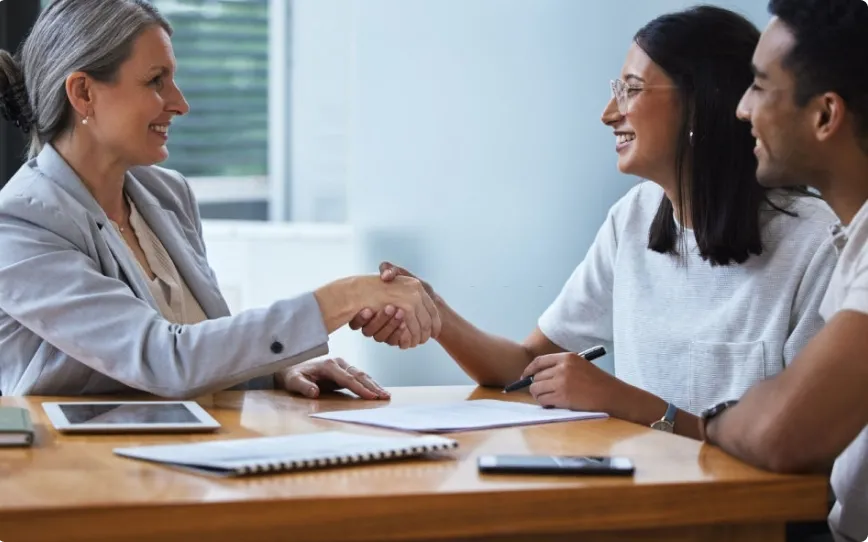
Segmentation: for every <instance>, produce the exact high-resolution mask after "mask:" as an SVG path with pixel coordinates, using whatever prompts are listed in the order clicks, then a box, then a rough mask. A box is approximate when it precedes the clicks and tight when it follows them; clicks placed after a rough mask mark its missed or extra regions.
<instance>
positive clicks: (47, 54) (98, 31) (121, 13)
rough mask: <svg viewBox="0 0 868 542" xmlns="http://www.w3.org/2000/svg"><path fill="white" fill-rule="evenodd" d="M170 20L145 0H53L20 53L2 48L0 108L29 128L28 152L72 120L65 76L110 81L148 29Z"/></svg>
mask: <svg viewBox="0 0 868 542" xmlns="http://www.w3.org/2000/svg"><path fill="white" fill-rule="evenodd" d="M154 25H158V26H160V27H162V28H163V29H164V30H165V31H166V32H167V33H168V34H169V35H171V34H172V27H171V25H170V24H169V22H168V21H167V20H166V19H165V18H164V17H163V16H162V15H160V13H159V12H158V11H157V9H156V8H155V7H154V6H152V5H151V4H150V2H148V1H147V0H55V1H54V2H52V3H51V4H50V5H49V6H48V7H46V8H45V9H44V10H43V11H42V13H41V14H40V15H39V19H38V20H37V21H36V24H35V25H34V27H33V30H32V31H31V32H30V35H29V36H28V37H27V40H26V41H25V42H24V45H23V46H22V48H21V50H20V52H19V54H18V57H17V58H16V57H13V56H12V55H10V54H9V53H8V52H6V51H0V113H2V116H3V117H5V118H6V119H7V120H10V121H12V122H15V123H16V125H18V126H19V127H20V128H21V129H22V130H24V132H25V133H30V147H29V152H28V155H29V157H30V158H33V157H34V156H36V155H37V154H39V151H40V150H42V147H43V146H44V145H45V144H46V143H50V142H52V141H54V139H55V138H56V137H57V136H59V135H61V134H62V133H64V132H65V131H66V130H67V129H69V128H70V127H71V125H72V105H71V104H70V103H69V100H68V99H67V96H66V79H67V77H69V75H70V74H72V73H75V72H77V71H81V72H84V73H86V74H88V75H89V76H91V77H93V78H94V79H96V80H97V81H101V82H112V81H113V80H114V79H115V77H116V76H117V72H118V69H119V68H120V66H121V64H123V63H124V62H125V61H126V60H127V59H128V58H129V57H130V55H131V54H132V50H133V44H134V42H135V40H136V39H137V38H138V37H139V35H140V34H141V33H142V32H143V31H145V30H146V29H147V28H149V27H151V26H154Z"/></svg>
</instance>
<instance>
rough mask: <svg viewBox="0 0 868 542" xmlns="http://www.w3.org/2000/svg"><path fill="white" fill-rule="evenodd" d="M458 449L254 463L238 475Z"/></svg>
mask: <svg viewBox="0 0 868 542" xmlns="http://www.w3.org/2000/svg"><path fill="white" fill-rule="evenodd" d="M457 447H458V443H457V442H453V443H450V444H436V445H427V446H411V447H409V448H400V449H395V450H387V451H383V452H365V453H361V454H355V455H333V456H328V457H319V458H313V459H300V460H296V461H276V462H269V463H253V464H250V465H245V466H243V467H240V468H239V469H237V471H236V472H237V473H238V474H261V473H268V472H281V471H290V470H298V469H313V468H322V467H328V466H335V465H347V464H352V463H370V462H372V461H379V460H384V459H397V458H400V457H413V456H418V455H420V454H424V453H430V452H440V451H444V450H451V449H454V448H457Z"/></svg>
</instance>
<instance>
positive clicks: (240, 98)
mask: <svg viewBox="0 0 868 542" xmlns="http://www.w3.org/2000/svg"><path fill="white" fill-rule="evenodd" d="M268 1H269V0H152V3H153V4H154V5H155V6H156V7H157V9H159V10H160V12H161V13H162V14H163V15H164V16H165V17H166V18H167V19H168V20H169V22H170V23H171V24H172V27H173V28H174V35H173V37H172V44H173V47H174V50H175V57H176V58H177V62H178V72H177V75H176V80H177V82H178V85H179V86H180V88H181V91H182V92H183V93H184V96H185V97H186V98H187V101H188V102H189V103H190V113H189V114H188V115H186V116H183V117H176V118H175V120H174V121H173V122H172V128H171V130H170V138H169V152H170V157H169V159H168V160H167V161H166V162H164V163H163V164H161V165H164V166H165V167H168V168H172V169H177V170H178V171H180V172H182V173H183V174H184V175H185V176H187V177H246V176H264V175H266V174H267V167H268Z"/></svg>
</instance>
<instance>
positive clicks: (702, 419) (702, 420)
mask: <svg viewBox="0 0 868 542" xmlns="http://www.w3.org/2000/svg"><path fill="white" fill-rule="evenodd" d="M736 403H738V401H737V400H730V401H723V402H721V403H717V404H716V405H713V406H711V407H709V408H707V409H705V410H703V411H702V413H701V414H700V416H699V436H700V438H701V440H702V441H703V442H708V423H709V422H710V421H711V420H713V419H714V418H716V417H717V416H720V415H721V414H722V413H723V412H724V411H725V410H726V409H728V408H730V407H731V406H733V405H735V404H736Z"/></svg>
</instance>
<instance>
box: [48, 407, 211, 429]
mask: <svg viewBox="0 0 868 542" xmlns="http://www.w3.org/2000/svg"><path fill="white" fill-rule="evenodd" d="M59 408H60V410H61V411H62V412H63V415H64V416H66V419H67V420H69V423H71V424H112V423H118V424H148V423H200V421H199V418H197V417H196V416H195V415H194V414H193V413H192V412H190V411H189V410H188V409H187V407H186V406H184V405H183V404H178V403H157V404H135V405H131V404H119V403H83V404H63V405H59Z"/></svg>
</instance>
